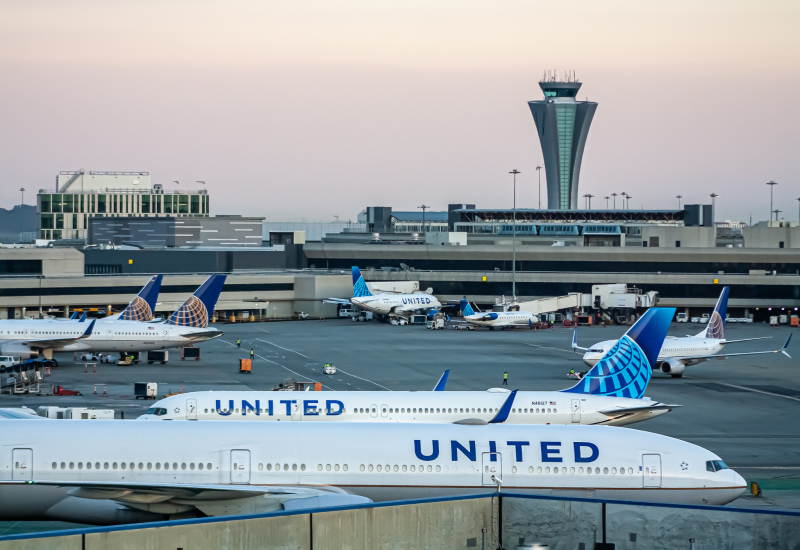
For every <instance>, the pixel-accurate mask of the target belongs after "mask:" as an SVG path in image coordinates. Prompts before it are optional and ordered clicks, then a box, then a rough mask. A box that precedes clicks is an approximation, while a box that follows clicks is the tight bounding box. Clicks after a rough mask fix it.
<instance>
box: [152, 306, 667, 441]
mask: <svg viewBox="0 0 800 550" xmlns="http://www.w3.org/2000/svg"><path fill="white" fill-rule="evenodd" d="M674 314H675V310H674V309H673V308H663V309H662V308H651V309H649V310H648V311H647V312H646V313H645V314H644V315H643V316H642V317H641V318H640V319H639V320H638V321H637V322H636V323H635V324H634V325H633V326H632V327H631V328H630V330H629V331H628V332H627V333H626V334H625V335H624V336H623V337H622V338H621V339H620V340H619V342H618V345H617V346H615V347H614V349H613V350H611V351H609V352H608V353H607V354H606V357H604V358H603V359H602V361H599V362H598V363H597V365H595V366H594V368H593V369H592V370H591V371H590V372H589V373H588V374H587V375H586V376H585V377H584V378H583V379H582V380H581V381H580V382H578V383H577V384H576V385H575V386H574V387H572V388H569V389H566V390H563V391H552V392H544V391H513V392H509V391H508V390H504V389H499V388H495V389H491V390H488V391H454V392H443V391H433V392H425V391H422V392H413V391H392V392H385V391H384V392H374V391H360V392H352V391H327V392H324V393H320V394H316V392H280V393H279V394H269V393H266V394H265V393H264V392H253V391H207V392H192V393H185V394H179V395H173V396H171V397H167V398H165V399H162V400H161V401H159V402H157V403H155V404H154V405H153V406H152V407H151V408H150V409H149V410H148V411H147V412H146V413H145V414H144V415H142V416H140V417H139V419H140V420H225V421H237V420H239V421H241V420H250V421H259V420H261V421H281V420H283V421H306V422H307V421H325V422H367V423H376V424H377V423H385V422H398V423H419V422H450V423H456V424H458V423H468V424H470V423H471V424H487V423H489V424H495V423H501V422H506V423H510V424H607V425H613V426H623V425H626V424H632V423H635V422H640V421H642V420H647V419H649V418H654V417H656V416H659V415H662V414H664V413H666V412H669V411H670V410H672V409H673V408H675V407H677V406H678V405H667V404H664V403H658V402H655V401H652V400H650V399H649V398H645V397H644V393H645V390H646V389H647V384H648V382H649V381H650V376H651V374H652V367H651V366H650V365H651V363H650V361H654V360H655V358H656V357H658V352H659V349H660V347H661V343H662V342H663V341H664V336H665V335H666V334H667V330H668V329H669V324H670V320H671V319H672V316H673V315H674ZM446 374H447V373H445V375H446ZM442 378H443V379H444V380H446V378H445V376H443V377H442ZM436 389H444V382H443V380H440V381H439V383H438V384H437V385H436Z"/></svg>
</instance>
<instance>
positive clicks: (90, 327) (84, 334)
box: [81, 319, 97, 338]
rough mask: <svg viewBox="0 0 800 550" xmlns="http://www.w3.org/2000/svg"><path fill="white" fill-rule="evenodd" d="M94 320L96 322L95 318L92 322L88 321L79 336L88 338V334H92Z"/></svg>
mask: <svg viewBox="0 0 800 550" xmlns="http://www.w3.org/2000/svg"><path fill="white" fill-rule="evenodd" d="M95 322H97V319H92V322H91V323H89V326H88V327H86V330H85V331H84V332H83V335H82V336H81V338H88V337H89V336H91V335H92V329H94V324H95Z"/></svg>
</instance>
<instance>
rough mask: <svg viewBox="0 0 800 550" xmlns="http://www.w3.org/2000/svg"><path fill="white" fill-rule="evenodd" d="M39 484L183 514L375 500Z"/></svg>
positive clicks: (284, 492)
mask: <svg viewBox="0 0 800 550" xmlns="http://www.w3.org/2000/svg"><path fill="white" fill-rule="evenodd" d="M28 483H30V482H28ZM34 483H35V484H36V485H47V486H54V487H71V489H70V490H69V494H70V495H71V496H74V497H78V498H86V499H94V500H112V501H115V502H117V503H119V504H122V505H125V506H129V507H131V508H135V509H141V510H148V511H153V512H156V513H178V512H177V511H178V510H182V511H184V512H186V511H189V510H191V509H192V508H195V509H197V510H200V511H201V512H203V513H204V514H206V515H209V516H221V515H230V514H248V513H250V514H252V513H260V512H268V511H275V510H280V509H285V510H289V509H299V508H312V507H326V506H341V505H345V504H363V503H367V502H372V501H371V500H370V499H368V498H365V497H361V496H357V495H351V494H349V493H347V492H346V491H344V490H343V489H340V488H338V487H333V486H330V485H284V486H280V485H267V486H259V485H234V484H230V485H190V484H183V483H175V484H170V483H135V482H115V481H97V482H94V481H69V482H59V481H46V482H41V481H36V482H34ZM252 497H263V498H252Z"/></svg>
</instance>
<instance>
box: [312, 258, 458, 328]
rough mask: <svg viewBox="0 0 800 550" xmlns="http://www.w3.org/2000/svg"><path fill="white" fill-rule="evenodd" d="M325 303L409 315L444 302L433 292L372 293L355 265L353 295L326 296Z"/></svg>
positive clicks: (386, 313) (437, 307)
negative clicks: (344, 296)
mask: <svg viewBox="0 0 800 550" xmlns="http://www.w3.org/2000/svg"><path fill="white" fill-rule="evenodd" d="M323 302H324V303H333V304H353V305H354V306H357V307H360V308H362V309H365V310H367V311H372V312H373V313H378V314H381V315H392V314H394V315H400V316H403V317H405V316H407V315H410V314H412V313H414V312H417V311H426V312H430V311H432V310H439V309H440V308H441V307H442V304H441V303H440V302H439V300H438V299H437V298H436V296H433V295H431V294H427V293H423V292H414V293H412V294H390V293H382V294H372V293H371V292H370V291H369V288H367V283H366V282H365V281H364V277H363V276H362V275H361V270H360V269H358V267H356V266H353V297H352V298H350V299H349V300H348V299H344V298H326V299H325V300H323Z"/></svg>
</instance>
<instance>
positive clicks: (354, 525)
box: [0, 495, 800, 550]
mask: <svg viewBox="0 0 800 550" xmlns="http://www.w3.org/2000/svg"><path fill="white" fill-rule="evenodd" d="M606 506H607V508H606V512H607V513H606V527H607V541H608V542H611V543H614V544H616V548H617V550H637V549H639V550H640V549H644V548H646V549H648V550H674V549H682V548H687V549H688V548H690V543H689V541H690V539H694V541H695V545H694V548H696V549H703V550H714V549H720V550H723V549H724V550H729V549H731V548H747V549H748V550H762V549H763V550H779V549H791V550H798V549H800V514H796V513H780V512H769V513H756V512H735V511H732V510H730V509H724V508H723V509H716V508H712V507H693V508H687V507H678V506H668V505H665V506H645V505H635V504H624V503H617V502H610V503H608V504H607V505H606ZM500 523H502V546H503V547H504V548H508V549H511V548H514V547H515V546H516V545H518V544H520V543H522V542H525V543H528V544H532V543H540V544H548V545H550V549H551V550H591V549H592V548H594V543H595V542H600V541H601V540H602V503H600V502H594V501H584V500H566V499H564V500H553V499H547V498H525V497H519V496H512V495H505V496H503V498H502V503H501V504H500V503H499V499H498V498H497V497H478V498H465V499H457V500H440V501H431V502H419V501H417V502H409V503H408V504H397V505H387V506H383V505H377V506H359V507H356V508H351V509H343V510H331V511H322V510H320V511H313V512H312V513H300V514H292V515H286V514H282V515H277V516H263V517H252V516H251V517H246V518H241V519H236V518H231V519H228V520H222V519H219V520H210V521H208V520H195V521H178V522H165V523H162V524H152V525H150V526H148V525H147V524H144V525H141V526H123V527H118V528H113V527H112V528H100V529H90V530H83V531H79V534H73V533H66V532H65V533H64V534H63V535H60V536H52V537H48V536H38V537H37V535H31V536H30V538H25V537H19V539H18V540H0V550H45V549H47V550H50V549H52V550H79V549H80V550H106V549H108V548H114V549H117V550H134V549H135V550H140V549H141V550H163V549H167V548H169V549H178V548H182V549H184V550H206V549H208V550H216V549H219V548H231V549H232V548H236V549H243V550H249V549H254V550H255V549H262V548H270V549H292V550H329V549H330V550H334V549H335V550H340V549H343V550H367V549H370V550H371V549H373V548H403V549H411V550H416V549H428V548H478V549H480V548H481V542H482V541H481V535H482V533H481V530H482V529H486V548H487V549H490V548H492V549H493V548H497V547H498V546H499V545H500V542H501V541H500V540H499V534H500V532H499V528H500ZM82 537H83V539H84V540H85V542H84V541H83V540H82Z"/></svg>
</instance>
